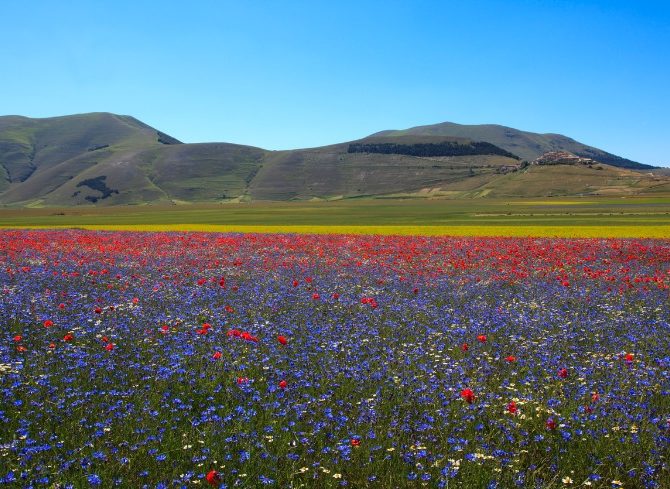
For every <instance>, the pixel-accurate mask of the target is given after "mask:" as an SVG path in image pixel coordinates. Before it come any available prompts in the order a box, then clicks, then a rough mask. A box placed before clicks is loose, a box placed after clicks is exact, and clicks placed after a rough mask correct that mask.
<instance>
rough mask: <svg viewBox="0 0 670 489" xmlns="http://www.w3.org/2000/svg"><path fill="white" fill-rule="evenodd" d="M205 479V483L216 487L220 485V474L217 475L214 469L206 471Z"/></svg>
mask: <svg viewBox="0 0 670 489" xmlns="http://www.w3.org/2000/svg"><path fill="white" fill-rule="evenodd" d="M205 479H206V480H207V483H208V484H210V485H212V486H217V487H218V486H219V485H221V476H219V473H218V472H217V471H216V470H210V471H209V472H207V475H206V476H205Z"/></svg>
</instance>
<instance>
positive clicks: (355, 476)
mask: <svg viewBox="0 0 670 489" xmlns="http://www.w3.org/2000/svg"><path fill="white" fill-rule="evenodd" d="M0 297H1V298H2V300H1V301H0V322H1V324H2V327H1V329H0V487H114V486H118V487H138V488H139V487H149V488H167V487H191V486H217V487H222V488H223V487H227V488H233V487H248V488H254V487H262V486H266V485H267V486H270V487H282V488H288V487H291V488H299V487H306V488H312V487H315V488H320V487H324V488H325V487H340V486H346V487H356V488H358V487H371V488H374V487H379V488H393V487H439V488H447V487H468V488H476V487H490V488H496V487H497V488H511V487H537V488H550V487H608V488H610V487H615V488H619V487H625V488H637V487H646V488H663V487H666V488H667V487H670V466H669V460H668V457H669V456H670V302H669V297H670V242H668V241H663V240H614V239H608V240H599V239H583V240H564V239H533V238H522V239H520V238H446V237H435V238H427V237H410V236H404V237H399V236H396V237H394V236H384V237H381V236H351V235H350V236H347V235H319V236H308V235H280V234H277V235H272V234H267V235H261V234H258V235H252V234H244V235H243V234H213V233H210V234H208V233H121V232H92V231H79V230H68V231H1V232H0Z"/></svg>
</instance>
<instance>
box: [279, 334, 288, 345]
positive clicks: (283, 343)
mask: <svg viewBox="0 0 670 489" xmlns="http://www.w3.org/2000/svg"><path fill="white" fill-rule="evenodd" d="M277 341H278V342H279V343H281V344H282V345H285V344H286V343H288V339H286V336H282V335H279V336H277Z"/></svg>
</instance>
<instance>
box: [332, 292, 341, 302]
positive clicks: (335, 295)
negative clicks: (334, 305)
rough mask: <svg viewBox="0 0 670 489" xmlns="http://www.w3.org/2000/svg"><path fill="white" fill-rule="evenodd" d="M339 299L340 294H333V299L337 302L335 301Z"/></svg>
mask: <svg viewBox="0 0 670 489" xmlns="http://www.w3.org/2000/svg"><path fill="white" fill-rule="evenodd" d="M339 298H340V294H338V293H337V292H335V293H334V294H333V299H335V300H337V299H339Z"/></svg>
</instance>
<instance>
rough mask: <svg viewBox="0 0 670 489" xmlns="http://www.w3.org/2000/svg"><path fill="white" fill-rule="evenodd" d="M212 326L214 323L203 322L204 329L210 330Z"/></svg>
mask: <svg viewBox="0 0 670 489" xmlns="http://www.w3.org/2000/svg"><path fill="white" fill-rule="evenodd" d="M211 327H212V325H211V324H209V323H203V324H202V329H204V330H208V329H210V328H211Z"/></svg>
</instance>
